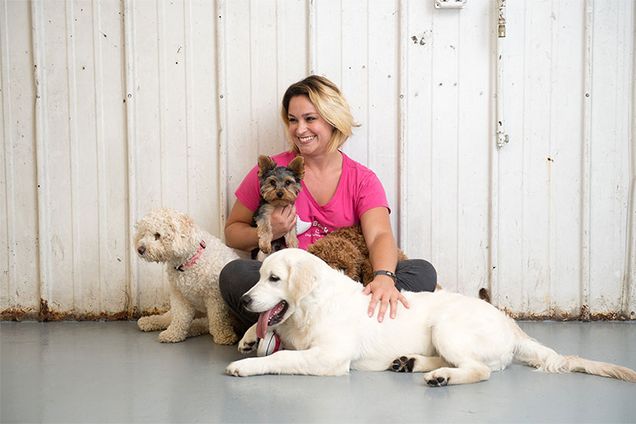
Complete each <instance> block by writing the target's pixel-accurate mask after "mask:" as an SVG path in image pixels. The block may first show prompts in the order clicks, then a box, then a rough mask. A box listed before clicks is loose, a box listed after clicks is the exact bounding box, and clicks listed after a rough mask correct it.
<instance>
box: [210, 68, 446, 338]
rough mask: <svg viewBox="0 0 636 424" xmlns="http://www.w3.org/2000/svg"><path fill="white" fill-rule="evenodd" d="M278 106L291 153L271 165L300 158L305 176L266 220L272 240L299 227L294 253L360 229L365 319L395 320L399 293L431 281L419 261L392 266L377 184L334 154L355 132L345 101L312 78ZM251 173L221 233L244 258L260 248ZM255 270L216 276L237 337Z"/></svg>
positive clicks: (431, 273) (249, 318)
mask: <svg viewBox="0 0 636 424" xmlns="http://www.w3.org/2000/svg"><path fill="white" fill-rule="evenodd" d="M282 103H283V105H282V110H281V117H282V119H283V122H284V123H285V126H286V128H287V135H288V138H289V142H290V146H291V149H290V150H289V151H287V152H284V153H281V154H278V155H276V156H273V159H274V161H275V162H276V163H277V164H278V165H283V166H286V165H287V164H288V163H289V162H290V161H291V160H292V159H293V158H294V157H296V155H302V156H303V159H304V162H305V175H304V178H303V181H302V190H301V192H300V194H299V196H298V198H297V199H296V203H295V205H294V206H293V207H284V208H282V207H280V208H277V209H276V210H275V211H274V213H273V214H272V217H271V223H272V233H273V239H277V238H279V237H281V236H283V235H284V234H286V233H287V232H288V231H289V230H290V229H291V228H292V227H293V226H294V225H297V224H298V225H297V231H298V242H299V247H300V248H303V249H306V248H307V246H309V245H310V244H311V243H313V242H315V241H316V240H318V239H320V238H321V237H323V236H324V235H325V234H327V233H328V232H330V231H333V230H335V229H337V228H342V227H348V226H351V225H354V224H357V223H360V224H361V226H362V232H363V233H364V238H365V240H366V243H367V247H368V248H369V256H370V261H371V264H372V265H373V269H374V271H375V278H374V279H373V281H371V282H370V283H369V284H368V285H367V286H366V287H365V289H364V293H365V294H368V295H370V296H371V297H370V302H369V308H368V314H369V317H372V316H373V314H374V312H375V310H376V308H377V306H378V304H379V305H380V307H379V310H378V315H377V319H378V321H380V322H381V321H382V320H383V319H384V315H385V313H386V311H387V308H388V309H389V311H390V317H391V318H395V316H396V313H397V309H398V302H400V303H402V304H403V305H404V306H405V307H407V308H408V302H407V301H406V299H405V298H404V296H402V294H401V293H400V290H408V291H433V290H434V289H435V284H436V280H437V274H436V272H435V269H434V268H433V266H432V265H431V264H430V263H428V262H426V261H424V260H421V259H414V260H406V261H402V262H400V263H398V261H397V245H396V242H395V239H394V237H393V233H392V231H391V223H390V220H389V212H390V210H389V206H388V202H387V200H386V194H385V192H384V188H383V187H382V184H381V183H380V181H379V179H378V178H377V176H376V175H375V174H374V173H373V172H372V171H371V170H369V169H368V168H366V167H364V166H363V165H361V164H359V163H357V162H355V161H353V160H352V159H350V158H349V157H348V156H347V155H345V154H344V153H343V152H341V151H340V150H339V148H340V147H341V146H342V145H343V144H344V143H345V141H346V140H347V138H348V137H349V136H350V135H351V130H352V127H353V126H355V125H356V124H355V123H354V121H353V117H352V116H351V112H350V110H349V105H348V104H347V101H346V100H345V99H344V97H343V96H342V94H341V93H340V90H339V89H338V87H336V85H335V84H333V83H332V82H331V81H329V80H328V79H327V78H324V77H321V76H316V75H312V76H309V77H307V78H305V79H304V80H302V81H299V82H297V83H295V84H292V85H291V86H290V87H289V88H288V89H287V91H286V92H285V95H284V96H283V102H282ZM257 172H258V168H257V167H254V168H253V169H252V170H251V171H250V172H249V173H248V174H247V176H246V177H245V178H244V179H243V182H242V183H241V185H240V186H239V188H238V189H237V190H236V193H235V194H236V197H237V200H236V202H235V203H234V206H233V208H232V211H231V212H230V216H229V217H228V220H227V223H226V225H225V241H226V243H227V244H228V245H229V246H230V247H233V248H236V249H241V250H246V251H249V250H252V249H253V248H255V247H257V246H258V236H257V234H256V228H255V227H252V225H251V223H252V216H253V215H254V212H255V211H256V209H257V208H258V205H259V199H260V194H259V187H258V176H257ZM260 264H261V263H260V262H258V261H251V260H237V261H234V262H231V263H229V264H228V265H227V266H226V267H225V268H224V269H223V271H222V272H221V275H220V286H221V294H222V295H223V298H224V299H225V301H226V303H227V304H228V306H229V307H230V309H231V310H232V311H233V313H234V314H235V315H236V316H237V318H238V319H239V320H240V322H241V325H242V327H243V328H239V329H237V330H239V331H241V334H242V332H244V331H245V330H247V328H249V327H250V326H251V325H252V324H254V323H255V322H256V320H257V316H256V315H255V314H252V313H249V312H247V311H245V310H243V309H242V308H241V307H240V303H239V299H240V297H241V296H242V295H243V294H244V293H245V292H246V291H247V290H249V289H250V288H251V287H252V286H253V285H254V284H256V282H257V281H258V279H259V274H258V270H259V268H260Z"/></svg>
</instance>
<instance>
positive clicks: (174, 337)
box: [159, 329, 187, 343]
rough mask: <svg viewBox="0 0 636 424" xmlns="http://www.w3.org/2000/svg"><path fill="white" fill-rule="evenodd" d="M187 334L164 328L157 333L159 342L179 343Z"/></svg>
mask: <svg viewBox="0 0 636 424" xmlns="http://www.w3.org/2000/svg"><path fill="white" fill-rule="evenodd" d="M186 336H187V334H180V333H177V332H176V331H170V330H169V329H168V330H165V331H162V332H161V333H159V341H160V342H161V343H179V342H182V341H184V340H185V339H186Z"/></svg>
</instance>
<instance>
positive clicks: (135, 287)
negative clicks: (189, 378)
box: [124, 0, 140, 318]
mask: <svg viewBox="0 0 636 424" xmlns="http://www.w3.org/2000/svg"><path fill="white" fill-rule="evenodd" d="M133 3H134V0H124V61H125V68H126V82H125V84H126V87H125V93H124V96H125V101H126V141H127V142H126V155H127V159H128V173H127V178H128V181H127V184H126V186H127V188H128V223H127V224H128V225H127V227H126V228H127V233H126V234H127V235H128V240H126V241H127V243H126V250H128V255H127V258H128V260H127V263H126V268H127V275H128V288H127V293H128V298H127V305H126V311H127V313H128V317H129V318H131V317H133V316H134V315H135V314H136V312H137V311H138V310H139V309H140V304H139V266H138V262H137V252H136V251H135V249H133V248H131V246H132V241H133V240H132V239H133V234H132V226H133V224H134V223H135V222H136V221H137V136H136V128H135V125H136V114H135V112H136V109H135V107H136V97H137V96H136V94H135V81H136V79H137V78H136V73H135V71H136V68H135V29H136V28H135V21H134V9H133V7H134V6H133Z"/></svg>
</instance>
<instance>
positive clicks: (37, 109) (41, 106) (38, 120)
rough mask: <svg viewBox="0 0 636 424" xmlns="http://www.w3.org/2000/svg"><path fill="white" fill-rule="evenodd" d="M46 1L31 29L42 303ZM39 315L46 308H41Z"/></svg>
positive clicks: (45, 294) (43, 294)
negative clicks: (44, 18) (44, 22)
mask: <svg viewBox="0 0 636 424" xmlns="http://www.w3.org/2000/svg"><path fill="white" fill-rule="evenodd" d="M43 4H44V3H43V2H39V1H33V2H31V32H32V34H31V35H32V40H31V41H32V43H33V77H34V86H35V102H34V105H33V108H34V116H35V128H34V130H35V131H34V133H35V150H36V155H35V156H36V157H35V160H36V173H37V177H36V180H37V184H38V192H37V213H38V229H37V234H38V255H39V258H38V264H39V294H40V305H42V304H44V303H45V302H46V303H48V302H49V301H50V300H51V286H50V283H51V270H50V265H49V252H50V233H49V226H50V223H49V216H48V214H47V207H46V205H48V203H49V186H48V183H49V175H48V167H47V162H46V158H47V157H48V152H47V146H46V140H45V134H46V127H47V125H46V119H47V114H46V92H45V89H44V88H45V87H46V72H44V69H45V64H44V58H43V51H42V49H44V40H43V38H44V34H43V31H44V24H43V16H42V15H43V13H44V12H43V11H42V7H43ZM39 312H40V314H42V313H43V312H44V311H43V310H42V308H40V309H39Z"/></svg>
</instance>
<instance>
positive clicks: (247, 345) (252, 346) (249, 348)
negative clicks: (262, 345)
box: [238, 340, 258, 354]
mask: <svg viewBox="0 0 636 424" xmlns="http://www.w3.org/2000/svg"><path fill="white" fill-rule="evenodd" d="M257 347H258V341H257V340H241V341H240V342H239V345H238V351H239V352H241V353H243V354H248V353H250V352H255V351H256V348H257Z"/></svg>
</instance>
